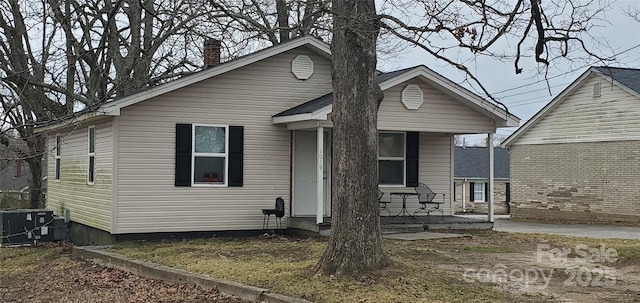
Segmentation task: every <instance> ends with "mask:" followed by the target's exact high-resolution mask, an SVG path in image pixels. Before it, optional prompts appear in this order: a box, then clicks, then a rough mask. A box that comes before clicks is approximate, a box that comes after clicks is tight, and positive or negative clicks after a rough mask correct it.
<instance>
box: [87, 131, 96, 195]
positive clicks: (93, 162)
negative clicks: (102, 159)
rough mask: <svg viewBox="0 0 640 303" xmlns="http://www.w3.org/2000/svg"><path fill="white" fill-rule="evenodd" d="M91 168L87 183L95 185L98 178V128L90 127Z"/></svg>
mask: <svg viewBox="0 0 640 303" xmlns="http://www.w3.org/2000/svg"><path fill="white" fill-rule="evenodd" d="M88 130H89V140H88V141H89V161H88V163H89V167H88V169H87V183H89V184H93V183H94V182H95V177H96V128H95V126H89V129H88Z"/></svg>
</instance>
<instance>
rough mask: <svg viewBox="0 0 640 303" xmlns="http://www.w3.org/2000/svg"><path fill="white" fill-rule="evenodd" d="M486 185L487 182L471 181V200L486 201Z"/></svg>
mask: <svg viewBox="0 0 640 303" xmlns="http://www.w3.org/2000/svg"><path fill="white" fill-rule="evenodd" d="M486 187H487V183H485V182H475V183H473V201H474V202H486V201H485V197H486V192H485V190H486Z"/></svg>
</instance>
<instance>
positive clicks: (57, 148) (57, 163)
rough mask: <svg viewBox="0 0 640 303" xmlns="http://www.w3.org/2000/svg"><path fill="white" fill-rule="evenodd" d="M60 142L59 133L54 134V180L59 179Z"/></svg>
mask: <svg viewBox="0 0 640 303" xmlns="http://www.w3.org/2000/svg"><path fill="white" fill-rule="evenodd" d="M61 144H62V137H61V136H60V135H56V147H55V149H56V154H55V159H56V165H55V180H60V156H61V154H62V152H61V150H60V145H61Z"/></svg>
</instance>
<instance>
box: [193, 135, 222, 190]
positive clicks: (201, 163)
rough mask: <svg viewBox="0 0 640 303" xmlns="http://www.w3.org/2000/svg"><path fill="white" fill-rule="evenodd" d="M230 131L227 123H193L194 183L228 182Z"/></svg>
mask: <svg viewBox="0 0 640 303" xmlns="http://www.w3.org/2000/svg"><path fill="white" fill-rule="evenodd" d="M228 133H229V127H228V126H226V125H225V126H219V125H193V141H192V142H193V153H192V156H193V159H192V161H191V163H192V165H193V168H192V170H191V171H192V172H193V174H192V184H219V185H226V184H227V182H226V180H227V166H228V160H227V159H228V145H229V141H228V136H227V134H228Z"/></svg>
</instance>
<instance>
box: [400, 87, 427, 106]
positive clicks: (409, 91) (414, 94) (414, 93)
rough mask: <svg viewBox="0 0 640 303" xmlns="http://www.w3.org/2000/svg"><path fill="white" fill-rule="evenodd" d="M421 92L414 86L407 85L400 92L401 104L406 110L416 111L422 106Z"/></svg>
mask: <svg viewBox="0 0 640 303" xmlns="http://www.w3.org/2000/svg"><path fill="white" fill-rule="evenodd" d="M422 102H423V95H422V90H421V89H420V87H419V86H417V85H415V84H409V85H407V87H405V88H404V89H403V90H402V104H404V107H406V108H407V109H418V108H420V106H421V105H422Z"/></svg>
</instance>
